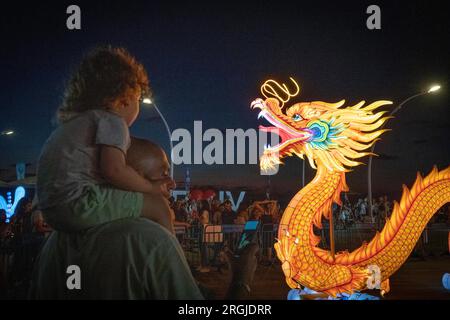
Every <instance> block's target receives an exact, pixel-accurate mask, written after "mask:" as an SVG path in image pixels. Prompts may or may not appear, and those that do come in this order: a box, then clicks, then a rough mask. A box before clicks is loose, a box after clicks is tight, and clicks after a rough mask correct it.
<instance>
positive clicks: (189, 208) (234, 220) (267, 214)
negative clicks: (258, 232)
mask: <svg viewBox="0 0 450 320" xmlns="http://www.w3.org/2000/svg"><path fill="white" fill-rule="evenodd" d="M171 207H172V209H173V211H174V214H175V225H176V226H177V225H178V226H186V227H190V226H196V225H208V224H212V225H232V224H241V225H243V224H245V223H246V222H247V221H248V220H260V221H261V223H262V224H274V223H278V222H279V219H280V217H281V213H282V211H281V209H280V205H279V203H278V202H277V201H276V200H264V201H253V202H246V203H242V204H240V205H239V207H238V209H237V210H233V205H232V202H231V200H229V199H226V200H224V201H223V202H221V201H220V200H218V199H209V200H192V199H189V198H186V199H177V200H174V199H173V198H171Z"/></svg>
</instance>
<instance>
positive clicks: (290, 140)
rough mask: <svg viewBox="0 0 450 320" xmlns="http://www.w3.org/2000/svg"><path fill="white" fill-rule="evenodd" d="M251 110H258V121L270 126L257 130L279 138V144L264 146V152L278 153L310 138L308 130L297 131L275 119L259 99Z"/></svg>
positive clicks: (260, 127)
mask: <svg viewBox="0 0 450 320" xmlns="http://www.w3.org/2000/svg"><path fill="white" fill-rule="evenodd" d="M251 107H252V109H254V108H259V109H261V111H260V112H259V114H258V119H260V118H264V119H265V120H267V121H268V122H269V123H270V124H272V126H267V127H266V126H259V130H261V131H264V132H269V133H275V134H276V135H278V136H279V137H280V143H278V144H276V145H274V146H270V145H269V146H266V147H265V150H267V151H276V152H278V151H280V150H283V149H285V148H286V147H288V146H289V145H291V144H294V143H297V142H300V141H306V140H308V139H309V138H310V137H311V132H309V131H308V130H305V131H301V132H300V131H298V130H296V129H294V128H292V127H291V126H290V125H288V124H287V123H285V122H284V121H283V120H281V119H279V118H278V117H276V116H275V115H274V114H273V112H272V111H271V110H269V109H268V108H267V107H266V105H265V103H264V101H262V100H261V99H257V100H255V101H254V102H253V103H252V105H251Z"/></svg>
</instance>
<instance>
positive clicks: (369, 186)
mask: <svg viewBox="0 0 450 320" xmlns="http://www.w3.org/2000/svg"><path fill="white" fill-rule="evenodd" d="M440 89H441V86H440V85H437V84H436V85H432V86H431V87H430V88H429V89H428V91H423V92H419V93H417V94H415V95H412V96H410V97H408V98H406V99H405V100H403V101H402V102H401V103H400V104H399V105H398V106H397V107H396V108H395V109H394V110H392V111H391V113H389V116H393V115H394V114H396V113H397V112H398V111H399V110H400V109H401V108H402V107H403V105H404V104H406V103H407V102H409V101H411V100H412V99H414V98H417V97H420V96H423V95H426V94H429V93H435V92H437V91H439V90H440ZM385 125H386V122H385V123H384V124H383V125H382V126H381V127H380V129H379V130H382V129H383V128H384V126H385ZM376 144H377V143H376V142H375V143H374V144H373V145H372V149H370V153H371V154H373V152H374V150H375V145H376ZM372 157H373V156H372V155H370V156H369V164H368V168H367V195H368V196H367V197H368V202H369V203H368V207H369V214H370V217H371V218H372V222H373V211H372Z"/></svg>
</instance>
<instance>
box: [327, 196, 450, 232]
mask: <svg viewBox="0 0 450 320" xmlns="http://www.w3.org/2000/svg"><path fill="white" fill-rule="evenodd" d="M393 207H394V205H393V202H392V201H390V200H389V199H388V197H387V196H386V195H384V196H380V197H379V198H374V199H372V213H370V210H369V201H368V199H367V197H366V198H364V199H363V198H358V199H357V200H356V201H353V202H351V201H350V200H349V198H348V196H347V195H346V194H344V196H343V201H342V206H337V205H336V204H335V205H333V217H334V218H335V221H336V225H337V226H338V227H341V228H344V229H345V228H348V227H351V226H354V225H356V224H360V223H363V224H369V225H372V226H375V227H377V228H379V227H382V226H383V225H384V222H385V221H386V218H389V216H390V215H391V213H392V210H393ZM430 223H450V206H449V205H447V206H444V207H442V208H441V209H440V210H439V211H438V212H437V213H436V214H435V215H434V216H433V218H432V219H431V220H430Z"/></svg>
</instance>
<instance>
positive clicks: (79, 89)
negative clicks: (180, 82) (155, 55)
mask: <svg viewBox="0 0 450 320" xmlns="http://www.w3.org/2000/svg"><path fill="white" fill-rule="evenodd" d="M139 89H141V92H142V93H141V94H142V95H146V96H148V95H149V94H150V92H149V84H148V77H147V72H146V71H145V69H144V66H143V65H142V64H140V63H139V62H137V61H136V59H135V58H134V57H133V56H131V54H130V53H129V52H128V51H127V50H126V49H124V48H113V47H111V46H106V47H98V48H96V49H94V50H92V51H91V52H90V53H88V54H87V55H86V57H85V58H84V59H83V60H82V61H81V63H80V65H79V66H78V68H77V70H76V71H75V72H74V73H73V75H72V77H71V79H70V80H69V82H68V84H67V87H66V90H65V93H64V100H63V102H62V104H61V106H60V107H59V108H58V111H57V119H58V122H59V123H61V122H64V121H67V120H69V119H71V118H72V117H73V116H75V115H77V114H79V113H81V112H84V111H87V110H91V109H107V108H108V107H110V106H111V104H112V102H114V101H116V100H117V99H119V98H122V97H125V96H126V95H128V94H130V93H136V92H137V91H138V90H139Z"/></svg>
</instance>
